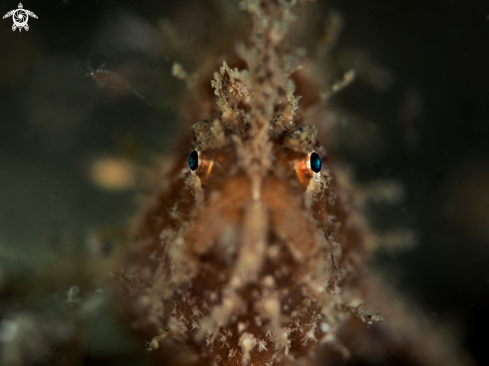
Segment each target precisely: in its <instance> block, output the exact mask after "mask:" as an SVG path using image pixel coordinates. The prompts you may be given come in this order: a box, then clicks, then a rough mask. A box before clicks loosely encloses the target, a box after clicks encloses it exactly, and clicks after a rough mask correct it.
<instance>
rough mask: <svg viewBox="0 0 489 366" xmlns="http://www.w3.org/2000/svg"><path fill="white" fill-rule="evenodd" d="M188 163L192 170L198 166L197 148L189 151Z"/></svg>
mask: <svg viewBox="0 0 489 366" xmlns="http://www.w3.org/2000/svg"><path fill="white" fill-rule="evenodd" d="M188 165H189V166H190V169H192V170H196V169H197V168H198V167H199V153H198V152H197V150H194V151H192V152H191V153H190V156H189V157H188Z"/></svg>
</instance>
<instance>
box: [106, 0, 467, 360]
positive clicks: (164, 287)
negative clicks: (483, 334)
mask: <svg viewBox="0 0 489 366" xmlns="http://www.w3.org/2000/svg"><path fill="white" fill-rule="evenodd" d="M242 5H243V7H244V9H245V10H247V11H248V13H249V14H250V17H251V24H252V26H251V27H250V33H251V35H250V37H249V39H248V41H247V43H246V44H240V45H238V47H237V51H236V54H232V55H230V56H229V58H228V61H229V62H226V61H224V62H221V64H220V66H218V65H217V64H216V63H214V65H216V69H217V71H216V72H214V74H213V75H212V74H203V73H202V72H200V74H196V75H195V77H194V79H193V82H192V83H189V85H191V86H192V87H191V88H190V90H189V96H188V98H187V99H186V101H185V102H184V107H183V109H184V111H185V112H186V114H188V115H189V116H190V117H189V118H191V119H193V122H192V127H191V133H190V134H189V135H186V136H184V137H183V138H182V140H181V143H180V144H178V145H177V146H176V148H175V149H174V150H173V152H172V153H170V154H169V155H168V156H167V157H166V160H165V163H164V165H163V166H162V167H161V169H160V170H159V171H158V172H157V173H156V176H155V178H154V179H153V182H154V184H153V186H152V188H151V189H150V191H149V192H148V197H147V199H146V200H145V202H144V204H143V206H142V208H141V210H140V212H139V214H138V215H137V217H136V219H135V221H134V224H133V227H132V230H131V243H130V244H129V246H128V247H127V248H126V251H125V253H124V255H123V259H122V261H121V264H120V266H121V270H120V273H117V274H116V275H115V277H116V278H118V279H120V280H121V281H122V282H123V285H122V289H121V298H122V301H121V305H122V307H123V311H124V313H125V315H126V317H127V319H128V322H129V324H130V326H131V327H132V328H133V329H134V330H135V331H137V332H139V334H140V336H141V339H145V340H146V341H147V342H148V343H147V347H148V350H150V351H152V353H153V355H154V357H155V358H156V359H158V360H159V361H158V362H160V363H161V362H166V363H165V364H169V365H199V366H200V365H203V366H205V365H209V366H210V365H213V366H214V365H216V366H217V365H219V366H228V365H229V366H231V365H236V366H238V365H249V366H250V365H254V366H265V365H270V366H271V365H298V364H301V365H343V364H348V365H360V364H362V365H364V364H371V362H373V361H375V362H377V363H376V364H380V365H384V364H385V365H387V364H403V365H435V364H440V365H441V364H443V365H448V364H450V365H455V364H457V363H456V362H457V361H456V357H453V358H450V357H448V356H447V355H450V356H451V353H450V349H449V348H447V347H444V345H443V343H442V342H440V341H439V340H438V338H437V336H436V335H434V336H432V337H431V338H430V346H429V347H426V346H424V345H423V344H424V343H423V342H424V341H423V339H425V338H423V337H425V336H426V337H430V335H432V333H433V332H432V333H430V332H431V330H430V329H428V330H426V331H425V332H424V334H423V333H420V329H422V327H421V325H420V324H421V323H422V322H420V321H418V320H417V319H416V317H415V316H412V315H410V313H409V310H408V309H407V308H406V307H405V306H404V305H402V301H400V300H397V298H396V296H395V295H392V294H391V293H390V292H389V291H388V290H386V289H384V287H383V285H381V282H379V281H377V279H376V278H375V276H373V275H372V274H371V272H370V271H369V268H368V267H367V263H368V258H369V255H370V252H371V249H370V248H371V247H370V246H369V245H368V239H369V238H370V237H369V232H368V230H367V229H366V227H365V225H364V224H363V220H362V218H361V216H360V215H359V214H358V213H357V211H356V210H355V203H354V201H353V200H352V199H351V196H352V193H354V191H353V190H352V188H351V185H349V184H348V183H347V180H346V179H345V175H344V174H343V173H341V171H340V170H338V169H337V168H336V165H335V164H334V161H331V160H330V156H329V154H328V150H327V149H326V148H325V147H324V146H322V145H321V144H320V142H319V141H318V128H317V127H316V126H315V125H316V124H321V123H322V122H324V121H321V119H326V118H328V116H329V115H330V113H329V112H330V110H329V107H328V104H327V102H326V101H325V100H324V98H321V96H320V93H321V91H322V90H321V87H320V86H321V83H320V81H318V77H317V75H316V73H315V72H314V71H313V68H309V69H308V68H302V67H301V66H302V63H303V62H304V59H303V55H302V52H300V51H298V50H296V49H293V48H291V47H289V46H288V45H287V44H286V43H285V42H284V38H285V36H286V34H287V31H288V29H289V25H290V24H291V23H292V22H293V21H294V19H295V13H296V10H297V9H296V7H297V6H298V5H297V4H296V2H287V1H277V2H275V1H265V0H263V1H244V2H242ZM206 80H207V81H206ZM99 81H101V82H102V80H101V79H99ZM201 81H202V82H201ZM318 85H319V87H318ZM324 90H327V86H324V89H323V91H324ZM299 92H302V93H303V95H305V98H304V103H303V104H301V103H300V95H299V94H298V93H299ZM383 318H385V319H386V321H382V320H383ZM385 324H387V325H385ZM417 337H419V338H417Z"/></svg>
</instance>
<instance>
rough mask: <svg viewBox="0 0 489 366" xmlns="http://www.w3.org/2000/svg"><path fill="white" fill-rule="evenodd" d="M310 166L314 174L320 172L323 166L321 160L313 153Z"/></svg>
mask: <svg viewBox="0 0 489 366" xmlns="http://www.w3.org/2000/svg"><path fill="white" fill-rule="evenodd" d="M310 164H311V170H312V171H313V172H314V173H319V172H320V171H321V167H322V166H323V163H322V162H321V158H320V157H319V155H318V154H316V153H315V152H313V153H312V154H311V157H310Z"/></svg>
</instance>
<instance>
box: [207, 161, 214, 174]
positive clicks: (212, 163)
mask: <svg viewBox="0 0 489 366" xmlns="http://www.w3.org/2000/svg"><path fill="white" fill-rule="evenodd" d="M213 165H214V159H212V160H211V161H210V163H209V167H208V168H207V175H209V174H210V173H211V170H212V166H213Z"/></svg>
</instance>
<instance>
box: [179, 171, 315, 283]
mask: <svg viewBox="0 0 489 366" xmlns="http://www.w3.org/2000/svg"><path fill="white" fill-rule="evenodd" d="M223 183H225V184H222V185H221V190H220V191H219V192H218V191H217V190H216V191H215V193H211V194H210V195H209V196H208V197H206V204H205V206H204V207H202V208H200V209H199V208H198V207H196V210H198V211H199V212H198V215H196V218H195V219H194V220H193V222H192V223H191V225H190V229H189V231H188V235H187V236H186V237H185V240H184V241H185V243H186V250H185V251H186V253H187V255H188V259H191V261H192V262H194V265H193V266H191V267H192V269H191V271H192V272H193V274H194V275H197V272H199V270H198V268H197V267H201V265H202V264H203V263H205V267H206V268H207V270H208V271H210V270H211V268H213V269H214V270H212V271H211V272H213V273H214V274H215V275H217V277H219V278H222V279H223V280H222V281H219V283H220V286H219V287H221V286H222V285H223V284H224V283H226V282H228V283H231V286H233V287H235V288H241V287H243V286H245V285H247V284H250V283H256V282H259V281H260V280H261V279H263V278H264V277H266V276H269V275H271V274H273V272H274V271H277V270H278V269H277V268H278V267H280V265H281V262H282V263H288V264H289V266H293V267H295V269H294V271H295V270H297V271H298V272H300V273H302V275H303V276H302V277H304V276H306V273H307V271H308V269H310V266H311V264H310V262H311V260H313V259H314V256H315V254H316V253H317V252H318V250H319V249H320V247H321V246H322V247H323V248H324V244H325V239H324V234H323V233H322V231H321V230H320V229H319V227H318V225H317V222H316V221H315V220H314V219H312V218H311V215H310V212H309V210H308V209H307V208H306V207H305V206H304V204H303V202H302V201H301V200H300V199H298V198H297V196H296V194H295V192H291V188H290V187H289V186H288V185H287V184H286V183H284V182H283V181H280V180H279V179H277V178H273V177H267V178H265V179H264V181H263V184H262V188H261V194H260V198H259V199H253V195H252V190H251V185H250V182H249V180H248V178H247V177H245V176H238V177H233V178H227V179H226V180H225V181H224V182H223ZM189 262H190V261H189ZM187 264H188V263H187ZM186 267H187V265H186ZM290 270H291V269H290V268H289V270H288V271H290ZM216 285H217V284H216Z"/></svg>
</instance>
